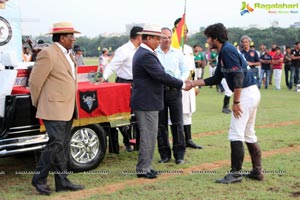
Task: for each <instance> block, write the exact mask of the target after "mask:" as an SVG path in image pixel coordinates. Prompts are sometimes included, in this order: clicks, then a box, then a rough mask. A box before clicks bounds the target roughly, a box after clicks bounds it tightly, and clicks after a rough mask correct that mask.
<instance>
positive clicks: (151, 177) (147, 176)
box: [136, 171, 157, 179]
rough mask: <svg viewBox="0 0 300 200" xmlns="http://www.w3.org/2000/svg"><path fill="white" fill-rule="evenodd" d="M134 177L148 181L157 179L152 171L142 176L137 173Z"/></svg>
mask: <svg viewBox="0 0 300 200" xmlns="http://www.w3.org/2000/svg"><path fill="white" fill-rule="evenodd" d="M136 176H137V177H138V178H148V179H153V178H157V174H155V173H153V172H152V171H151V172H147V173H144V174H139V173H137V174H136Z"/></svg>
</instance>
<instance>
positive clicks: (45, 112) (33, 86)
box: [29, 22, 84, 195]
mask: <svg viewBox="0 0 300 200" xmlns="http://www.w3.org/2000/svg"><path fill="white" fill-rule="evenodd" d="M74 33H79V32H78V31H76V30H74V28H73V26H72V24H71V23H68V22H61V23H56V24H54V25H53V29H52V32H51V33H50V34H52V41H53V44H52V45H51V46H49V47H47V48H45V49H43V50H42V51H41V52H40V53H39V54H38V57H37V60H36V62H35V65H34V67H33V69H32V72H31V75H30V79H29V86H30V92H31V99H32V104H33V106H35V107H36V109H37V113H36V117H37V118H39V119H42V120H43V123H44V125H45V127H46V131H47V133H48V136H49V141H48V143H47V146H46V148H45V149H44V150H43V152H42V154H41V157H40V160H39V162H38V164H37V168H36V173H35V175H34V176H33V179H32V185H33V186H34V187H35V188H36V189H37V191H38V192H39V193H40V194H46V195H50V194H51V189H50V188H49V186H48V185H47V177H48V174H49V171H50V170H51V169H52V167H53V168H54V177H55V187H56V191H57V192H59V191H76V190H81V189H83V188H84V187H83V186H82V185H74V184H72V183H71V182H70V181H69V180H68V179H67V162H68V159H69V148H68V147H69V142H70V134H71V128H72V122H73V117H74V116H76V114H75V113H76V112H75V110H76V109H75V107H76V102H75V95H76V85H77V82H76V68H75V67H76V65H75V61H74V58H73V57H72V54H71V51H70V50H71V49H72V47H73V45H74V42H75V37H74Z"/></svg>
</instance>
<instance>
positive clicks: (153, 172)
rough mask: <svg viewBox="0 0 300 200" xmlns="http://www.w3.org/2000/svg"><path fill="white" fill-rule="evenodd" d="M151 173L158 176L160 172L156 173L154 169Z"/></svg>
mask: <svg viewBox="0 0 300 200" xmlns="http://www.w3.org/2000/svg"><path fill="white" fill-rule="evenodd" d="M150 172H151V173H152V174H155V175H158V174H159V172H158V171H156V170H154V169H151V170H150Z"/></svg>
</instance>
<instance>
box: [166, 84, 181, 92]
mask: <svg viewBox="0 0 300 200" xmlns="http://www.w3.org/2000/svg"><path fill="white" fill-rule="evenodd" d="M165 90H168V91H178V90H179V89H177V88H174V87H169V86H166V85H165Z"/></svg>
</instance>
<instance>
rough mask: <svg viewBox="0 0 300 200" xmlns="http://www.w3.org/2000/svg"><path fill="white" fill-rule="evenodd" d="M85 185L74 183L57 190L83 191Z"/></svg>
mask: <svg viewBox="0 0 300 200" xmlns="http://www.w3.org/2000/svg"><path fill="white" fill-rule="evenodd" d="M83 189H84V186H83V185H75V184H73V183H68V184H67V185H65V186H62V187H58V188H56V192H62V191H77V190H83Z"/></svg>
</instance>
